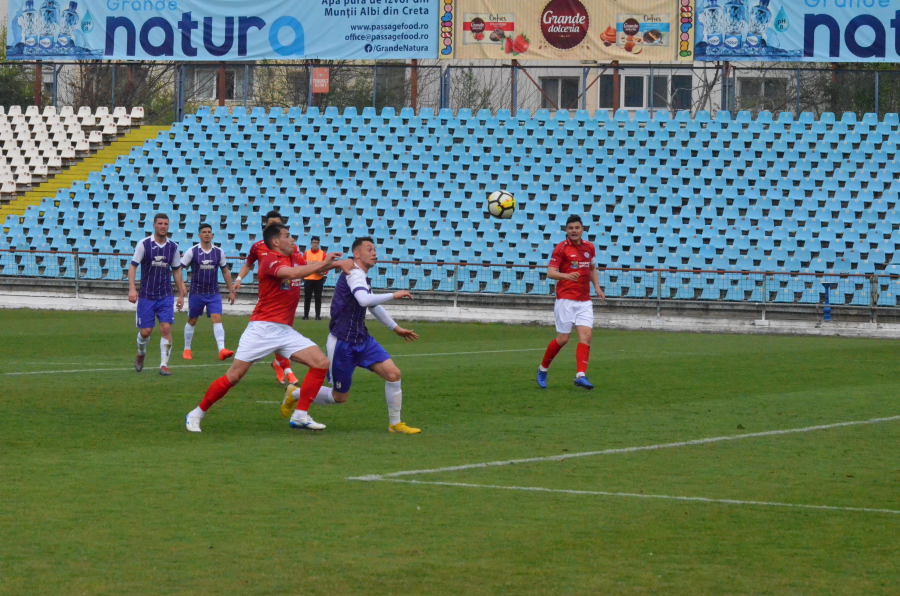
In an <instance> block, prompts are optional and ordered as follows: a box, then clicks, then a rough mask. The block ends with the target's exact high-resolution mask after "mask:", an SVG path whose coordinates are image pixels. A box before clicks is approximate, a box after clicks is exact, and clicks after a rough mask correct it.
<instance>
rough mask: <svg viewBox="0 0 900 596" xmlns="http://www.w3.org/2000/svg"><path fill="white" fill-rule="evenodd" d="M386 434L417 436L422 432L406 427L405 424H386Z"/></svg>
mask: <svg viewBox="0 0 900 596" xmlns="http://www.w3.org/2000/svg"><path fill="white" fill-rule="evenodd" d="M388 432H389V433H394V434H398V435H417V434H419V433H420V432H422V430H421V429H419V428H413V427H411V426H407V425H406V423H405V422H398V423H397V424H388Z"/></svg>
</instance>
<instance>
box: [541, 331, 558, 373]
mask: <svg viewBox="0 0 900 596" xmlns="http://www.w3.org/2000/svg"><path fill="white" fill-rule="evenodd" d="M560 350H562V346H561V345H559V342H558V341H556V338H553V339H552V340H551V341H550V345H548V346H547V351H546V352H544V361H543V362H541V366H543V367H544V368H550V363H551V362H553V359H554V358H556V355H557V354H559V351H560Z"/></svg>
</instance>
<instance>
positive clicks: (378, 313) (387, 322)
mask: <svg viewBox="0 0 900 596" xmlns="http://www.w3.org/2000/svg"><path fill="white" fill-rule="evenodd" d="M397 293H398V294H399V292H397ZM406 293H407V294H409V292H406ZM381 295H382V296H388V295H389V294H381ZM410 298H412V296H410ZM369 312H370V313H372V316H374V317H375V318H376V319H378V322H379V323H381V324H382V325H384V326H385V327H387V328H388V329H390V330H392V331H393V332H394V333H396V334H397V335H399V336H400V337H402V338H403V339H405V340H406V341H416V340H417V339H419V336H418V335H416V332H415V331H413V330H412V329H404V328H403V327H401V326H400V325H398V324H397V322H396V321H394V319H392V318H391V315H389V314H388V313H387V311H386V310H384V307H383V306H381V305H380V304H379V305H377V306H372V307H370V308H369Z"/></svg>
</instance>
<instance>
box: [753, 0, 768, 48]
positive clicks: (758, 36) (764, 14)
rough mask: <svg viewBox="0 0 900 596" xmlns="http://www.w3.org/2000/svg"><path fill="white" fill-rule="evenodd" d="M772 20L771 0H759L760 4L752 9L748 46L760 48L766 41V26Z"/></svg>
mask: <svg viewBox="0 0 900 596" xmlns="http://www.w3.org/2000/svg"><path fill="white" fill-rule="evenodd" d="M771 20H772V11H770V10H769V0H759V4H757V5H756V6H754V7H753V9H752V10H751V11H750V27H749V30H748V31H747V46H748V47H751V48H758V47H760V46H762V44H763V42H764V41H766V27H768V26H769V21H771Z"/></svg>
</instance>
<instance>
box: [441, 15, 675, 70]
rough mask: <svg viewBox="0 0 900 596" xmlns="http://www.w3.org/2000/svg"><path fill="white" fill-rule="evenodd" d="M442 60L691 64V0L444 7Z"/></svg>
mask: <svg viewBox="0 0 900 596" xmlns="http://www.w3.org/2000/svg"><path fill="white" fill-rule="evenodd" d="M442 2H443V3H444V6H443V10H442V13H443V14H442V17H441V19H442V20H441V57H442V58H461V59H472V60H477V59H491V60H497V59H507V60H508V59H510V58H515V59H519V60H598V61H600V62H609V61H612V60H619V61H665V60H676V59H682V60H690V59H691V54H692V51H693V50H692V44H691V42H692V33H693V32H692V28H693V13H692V2H693V0H615V1H611V0H583V1H582V0H549V2H545V1H541V2H526V1H523V0H442Z"/></svg>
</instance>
